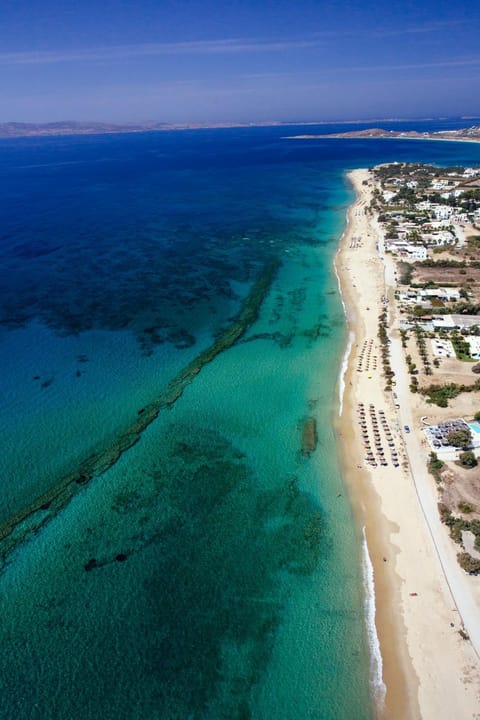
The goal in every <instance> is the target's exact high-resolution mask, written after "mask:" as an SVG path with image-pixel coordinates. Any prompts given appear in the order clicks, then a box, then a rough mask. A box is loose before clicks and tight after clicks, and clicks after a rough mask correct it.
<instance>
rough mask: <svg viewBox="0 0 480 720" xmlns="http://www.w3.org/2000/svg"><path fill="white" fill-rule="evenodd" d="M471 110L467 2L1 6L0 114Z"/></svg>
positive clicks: (478, 85)
mask: <svg viewBox="0 0 480 720" xmlns="http://www.w3.org/2000/svg"><path fill="white" fill-rule="evenodd" d="M445 115H448V116H450V115H480V2H479V1H478V0H415V1H413V0H403V1H402V0H390V1H388V0H387V1H379V0H350V1H348V0H346V2H333V1H332V2H330V1H329V0H328V1H325V0H297V2H294V1H293V0H243V1H242V0H230V1H229V2H226V1H225V0H189V1H186V0H95V1H93V0H43V1H42V0H1V2H0V122H4V121H8V120H20V121H27V122H28V121H32V122H44V121H50V120H62V119H79V120H106V121H120V122H125V121H142V120H156V121H165V122H232V121H269V120H333V119H354V118H371V117H393V116H395V117H408V116H416V117H418V116H445Z"/></svg>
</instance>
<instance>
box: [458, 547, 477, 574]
mask: <svg viewBox="0 0 480 720" xmlns="http://www.w3.org/2000/svg"><path fill="white" fill-rule="evenodd" d="M457 560H458V564H459V565H460V567H461V568H463V570H465V572H468V573H470V575H478V573H480V560H477V559H476V558H473V557H472V556H471V555H470V553H467V552H463V553H458V555H457Z"/></svg>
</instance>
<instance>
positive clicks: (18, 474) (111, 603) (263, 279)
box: [0, 122, 480, 720]
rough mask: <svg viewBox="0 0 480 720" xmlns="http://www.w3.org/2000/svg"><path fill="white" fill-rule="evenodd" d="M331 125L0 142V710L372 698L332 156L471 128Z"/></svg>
mask: <svg viewBox="0 0 480 720" xmlns="http://www.w3.org/2000/svg"><path fill="white" fill-rule="evenodd" d="M460 124H461V123H455V122H444V123H440V122H437V123H435V124H433V123H430V124H428V123H423V124H422V123H411V124H408V123H403V124H402V125H401V127H403V128H406V129H409V128H411V127H415V128H420V129H429V128H431V127H432V128H433V127H435V128H438V129H440V128H442V127H457V126H459V125H460ZM463 124H464V125H465V124H466V123H463ZM389 127H395V126H394V125H392V124H390V125H389ZM399 127H400V124H399ZM341 129H351V126H348V127H346V128H341V127H332V126H328V127H326V128H325V127H323V128H322V127H321V126H318V127H311V126H310V127H308V128H305V127H293V126H292V127H289V128H285V127H281V128H279V127H277V128H243V129H225V130H198V131H182V132H164V133H145V134H138V135H111V136H108V135H104V136H84V137H80V136H77V137H68V138H36V139H35V138H28V139H13V140H3V141H0V183H1V188H2V190H1V193H0V218H1V222H0V259H1V261H0V274H1V275H0V277H1V282H0V353H1V373H0V397H1V399H2V402H1V404H0V416H1V417H0V423H1V428H2V432H1V434H0V476H1V479H2V482H1V485H0V528H1V543H0V545H1V547H0V552H1V556H2V561H1V562H2V564H1V569H0V605H1V611H0V647H1V653H0V698H1V701H0V702H1V710H0V715H1V718H2V720H50V719H51V720H90V719H91V720H100V719H101V720H110V719H115V720H122V719H125V720H127V719H128V720H133V719H135V720H137V719H138V720H140V719H141V720H154V719H155V720H160V719H161V720H170V719H172V720H173V719H175V720H189V719H192V720H197V719H198V720H207V719H208V720H217V719H220V718H221V719H224V718H225V719H227V718H228V719H229V720H237V719H238V720H247V719H251V720H270V719H272V720H273V719H275V720H298V718H302V720H308V719H312V720H313V719H315V720H351V719H352V718H355V720H368V719H371V718H372V717H373V712H374V711H373V700H372V695H373V690H372V678H371V673H370V659H369V646H368V639H367V637H368V636H367V631H366V626H365V593H364V586H363V576H362V552H361V529H359V528H358V527H356V525H355V523H354V520H353V516H352V511H351V507H350V505H349V501H348V496H347V493H346V489H345V487H344V483H343V480H342V477H341V474H340V470H339V462H338V460H339V459H338V454H337V449H336V442H335V435H334V430H333V424H332V418H333V416H334V414H335V413H336V404H337V395H338V392H337V381H338V373H339V366H340V363H341V356H342V352H343V348H344V344H345V322H344V316H343V310H342V305H341V299H340V297H339V294H338V288H337V282H336V278H335V276H334V273H333V257H334V254H335V251H336V248H337V245H338V240H339V237H340V235H341V233H342V230H343V228H344V223H345V213H346V208H347V206H348V204H349V203H350V202H351V200H352V192H351V189H350V188H349V187H348V185H347V183H346V180H345V171H346V170H348V169H351V168H354V167H363V166H372V165H375V164H377V163H379V162H387V161H393V160H411V161H413V160H415V161H423V162H434V163H437V164H442V165H446V164H466V165H473V164H477V165H478V164H480V145H474V144H470V143H469V144H467V143H446V142H423V141H422V142H421V141H415V142H413V141H406V140H403V141H397V140H363V141H362V140H348V141H346V140H330V141H327V140H315V141H294V140H288V139H285V136H286V135H294V134H299V133H304V132H309V133H310V132H312V133H314V132H322V131H336V130H341ZM308 418H313V419H315V421H316V425H317V432H318V444H317V448H316V450H315V451H314V452H312V453H310V454H308V453H305V452H302V433H303V429H304V427H305V422H306V420H307V419H308Z"/></svg>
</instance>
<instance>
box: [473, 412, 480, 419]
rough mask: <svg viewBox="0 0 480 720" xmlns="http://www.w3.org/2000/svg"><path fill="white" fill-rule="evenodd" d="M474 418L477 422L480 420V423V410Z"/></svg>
mask: <svg viewBox="0 0 480 720" xmlns="http://www.w3.org/2000/svg"><path fill="white" fill-rule="evenodd" d="M473 417H474V418H475V420H479V421H480V410H479V411H478V412H476V413H475V415H474V416H473Z"/></svg>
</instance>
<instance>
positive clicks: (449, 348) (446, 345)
mask: <svg viewBox="0 0 480 720" xmlns="http://www.w3.org/2000/svg"><path fill="white" fill-rule="evenodd" d="M430 342H431V344H432V353H433V355H434V356H435V357H455V350H454V349H453V345H452V343H451V342H450V340H437V339H436V338H434V339H433V340H430Z"/></svg>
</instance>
